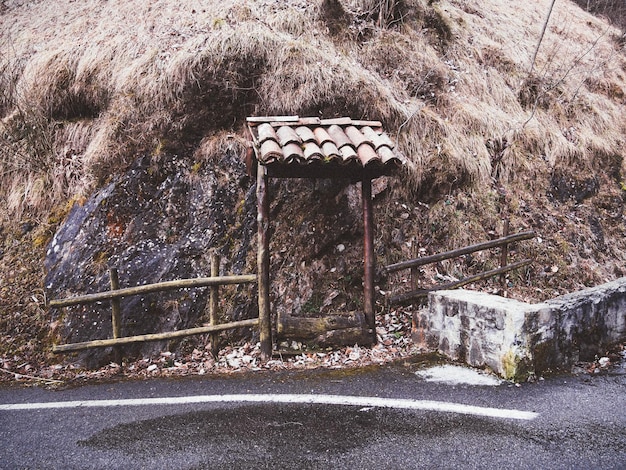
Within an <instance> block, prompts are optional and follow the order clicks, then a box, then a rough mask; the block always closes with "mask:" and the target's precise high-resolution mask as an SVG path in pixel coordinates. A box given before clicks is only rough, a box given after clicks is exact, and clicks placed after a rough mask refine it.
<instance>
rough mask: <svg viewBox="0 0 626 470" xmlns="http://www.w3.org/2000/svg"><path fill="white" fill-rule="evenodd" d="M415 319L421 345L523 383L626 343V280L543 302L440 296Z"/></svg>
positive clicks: (451, 293) (415, 333)
mask: <svg viewBox="0 0 626 470" xmlns="http://www.w3.org/2000/svg"><path fill="white" fill-rule="evenodd" d="M413 320H414V330H413V340H414V342H416V343H417V344H418V345H421V346H424V347H426V348H428V349H431V350H437V351H439V352H440V353H442V354H444V355H446V356H448V357H450V358H452V359H454V360H460V361H464V362H466V363H467V364H469V365H472V366H476V367H489V368H491V369H492V370H493V371H495V372H496V373H498V374H499V375H501V376H502V377H504V378H507V379H517V380H522V379H524V378H525V377H527V376H528V375H529V374H537V375H540V374H542V373H544V372H546V371H548V370H556V369H562V368H566V367H569V366H571V365H572V364H573V363H575V362H577V361H579V360H580V361H588V360H593V359H594V357H595V356H596V355H602V354H604V353H605V352H606V348H607V347H608V346H609V345H611V344H615V343H617V342H619V341H622V340H624V339H626V278H621V279H618V280H616V281H613V282H609V283H607V284H603V285H601V286H597V287H594V288H590V289H585V290H582V291H578V292H574V293H572V294H567V295H564V296H562V297H557V298H555V299H552V300H549V301H547V302H544V303H540V304H528V303H524V302H520V301H517V300H512V299H507V298H504V297H498V296H495V295H490V294H485V293H482V292H475V291H467V290H462V289H459V290H450V291H436V292H432V293H431V294H430V295H429V306H428V308H427V309H424V310H422V311H419V312H417V313H415V314H414V318H413Z"/></svg>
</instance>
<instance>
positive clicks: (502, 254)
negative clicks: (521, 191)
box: [500, 217, 509, 292]
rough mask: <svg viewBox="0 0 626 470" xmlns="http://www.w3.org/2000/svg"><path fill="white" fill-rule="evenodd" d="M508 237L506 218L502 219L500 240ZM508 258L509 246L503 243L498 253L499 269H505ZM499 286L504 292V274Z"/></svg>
mask: <svg viewBox="0 0 626 470" xmlns="http://www.w3.org/2000/svg"><path fill="white" fill-rule="evenodd" d="M508 236H509V219H508V217H507V218H506V219H504V227H503V228H502V238H506V237H508ZM508 257H509V244H508V243H504V244H503V245H502V251H501V252H500V267H501V268H505V267H506V265H507V263H508V262H509V261H508ZM500 284H501V285H502V289H503V291H504V292H506V287H507V286H506V273H502V274H500Z"/></svg>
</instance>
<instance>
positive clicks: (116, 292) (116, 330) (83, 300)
mask: <svg viewBox="0 0 626 470" xmlns="http://www.w3.org/2000/svg"><path fill="white" fill-rule="evenodd" d="M219 264H220V260H219V257H218V256H217V255H216V254H215V253H213V254H212V255H211V277H201V278H196V279H182V280H176V281H167V282H159V283H156V284H147V285H143V286H137V287H128V288H124V289H120V286H119V280H118V275H117V269H114V268H113V269H111V270H110V272H109V274H110V279H111V290H110V291H108V292H98V293H96V294H88V295H82V296H77V297H71V298H67V299H58V300H52V301H50V303H49V307H51V308H61V307H67V306H70V305H83V304H89V303H93V302H100V301H102V300H110V301H111V310H112V312H111V325H112V330H113V335H112V336H113V338H112V339H100V340H94V341H85V342H82V343H72V344H62V345H55V346H53V348H52V352H53V353H67V352H73V351H80V350H83V349H89V348H101V347H108V346H113V347H114V351H115V356H116V362H119V360H120V359H121V351H120V349H119V347H120V346H121V345H124V344H130V343H140V342H148V341H160V340H165V339H172V338H180V337H184V336H191V335H200V334H207V333H210V334H211V348H212V352H213V354H214V355H216V354H217V352H218V349H217V348H218V332H220V331H223V330H228V329H231V328H242V327H252V326H258V325H259V319H258V318H252V319H248V320H240V321H233V322H229V323H222V324H218V304H219V298H218V290H219V286H222V285H232V284H250V283H255V282H257V276H256V274H244V275H240V276H219ZM195 287H209V288H210V289H211V291H210V298H209V325H208V326H203V327H198V328H189V329H185V330H178V331H169V332H164V333H154V334H146V335H138V336H126V337H122V336H121V309H120V299H121V298H122V297H129V296H133V295H142V294H148V293H152V292H163V291H167V290H176V289H187V288H195Z"/></svg>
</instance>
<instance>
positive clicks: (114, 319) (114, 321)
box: [109, 268, 122, 367]
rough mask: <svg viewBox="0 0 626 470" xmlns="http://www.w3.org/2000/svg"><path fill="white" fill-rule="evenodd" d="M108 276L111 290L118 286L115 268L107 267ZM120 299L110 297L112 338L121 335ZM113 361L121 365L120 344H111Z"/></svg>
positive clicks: (116, 288) (118, 281)
mask: <svg viewBox="0 0 626 470" xmlns="http://www.w3.org/2000/svg"><path fill="white" fill-rule="evenodd" d="M109 278H110V280H111V290H118V289H119V288H120V279H119V276H118V273H117V269H116V268H111V269H109ZM121 310H122V309H121V307H120V299H119V297H118V298H114V299H111V327H112V329H113V339H118V338H119V337H120V336H121V335H122V320H121V316H122V315H121ZM113 357H114V361H115V362H116V363H117V364H119V365H120V367H121V366H122V348H121V346H113Z"/></svg>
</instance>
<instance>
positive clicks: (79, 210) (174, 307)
mask: <svg viewBox="0 0 626 470" xmlns="http://www.w3.org/2000/svg"><path fill="white" fill-rule="evenodd" d="M237 150H238V149H237V148H236V146H233V147H232V148H229V149H227V150H226V151H224V152H223V154H222V155H221V156H219V157H216V159H215V160H214V161H194V160H193V159H191V158H181V157H177V156H174V155H170V156H167V157H164V156H162V157H161V158H155V157H151V156H145V157H141V158H139V159H137V160H136V161H135V163H134V164H133V165H132V167H131V168H130V169H129V170H128V171H127V172H126V173H125V174H122V175H120V176H118V177H115V178H113V179H112V180H111V182H110V183H108V184H107V185H106V186H104V187H102V188H101V189H99V190H98V191H96V192H95V193H94V194H93V195H92V196H91V197H90V198H89V199H88V200H86V201H85V202H84V203H82V204H79V203H76V204H74V206H73V208H72V209H71V211H70V212H69V215H68V216H67V219H66V220H65V222H64V223H63V224H62V226H61V227H60V228H59V230H58V231H57V233H56V234H55V236H54V238H53V239H52V241H51V242H50V245H49V247H48V251H47V256H46V260H45V266H46V270H47V275H46V279H45V288H46V291H47V296H48V298H49V299H55V298H65V297H70V296H75V295H83V294H87V293H94V292H100V291H106V290H108V289H109V288H110V280H109V268H111V267H115V268H117V269H118V270H119V278H120V284H121V287H131V286H136V285H141V284H150V283H156V282H160V281H169V280H175V279H185V278H193V277H201V276H209V274H210V251H211V250H212V249H215V250H216V251H217V252H218V254H220V255H221V259H222V265H221V274H244V273H249V272H255V270H254V268H255V266H254V261H255V258H254V256H249V254H250V253H252V254H254V250H251V245H252V244H253V242H254V241H255V232H256V223H255V221H256V198H255V193H254V182H253V181H251V180H250V179H249V178H247V177H246V173H245V167H244V165H243V162H242V161H241V158H240V153H239V152H238V151H237ZM251 289H252V290H254V286H252V287H250V286H234V287H224V288H222V291H221V292H222V293H223V294H222V299H223V303H224V305H227V306H229V307H230V308H229V311H228V312H227V313H228V315H229V317H230V318H232V319H235V320H239V319H245V318H251V317H254V316H256V296H255V295H254V293H253V292H252V293H251V292H250V290H251ZM207 298H208V289H207V288H196V289H186V290H184V291H169V292H160V293H155V294H149V295H142V296H133V297H127V298H123V299H122V300H121V310H122V335H124V336H129V335H138V334H148V333H155V332H162V331H171V330H177V329H183V328H188V327H193V326H198V325H199V324H200V323H202V322H203V320H204V321H207V320H208V317H207V315H206V314H205V307H206V304H207ZM52 315H53V317H52V320H53V327H54V332H55V333H56V336H57V337H58V340H59V341H60V342H62V343H75V342H82V341H88V340H93V339H104V338H109V337H111V335H112V329H111V307H110V303H109V302H108V301H107V302H100V303H95V304H88V305H79V306H73V307H66V308H64V309H57V310H54V311H53V314H52ZM184 343H185V341H183V342H182V344H181V343H176V344H169V345H168V344H167V343H165V342H157V343H144V344H142V345H134V346H126V347H125V349H124V352H125V353H126V354H131V355H136V354H144V355H147V354H151V353H154V352H155V351H158V350H162V349H164V348H170V349H171V348H172V347H174V348H180V347H183V346H184ZM110 359H111V348H107V349H91V350H87V351H85V352H83V353H81V354H80V355H79V360H80V361H81V362H83V363H84V364H85V365H86V366H88V367H96V366H99V365H101V364H102V363H106V362H107V361H109V360H110Z"/></svg>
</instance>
